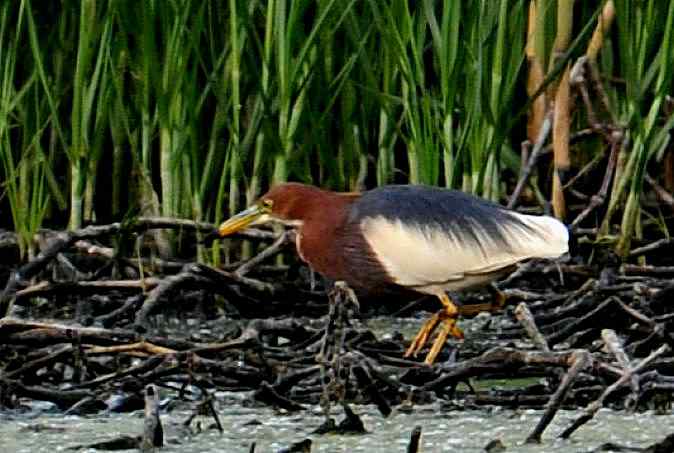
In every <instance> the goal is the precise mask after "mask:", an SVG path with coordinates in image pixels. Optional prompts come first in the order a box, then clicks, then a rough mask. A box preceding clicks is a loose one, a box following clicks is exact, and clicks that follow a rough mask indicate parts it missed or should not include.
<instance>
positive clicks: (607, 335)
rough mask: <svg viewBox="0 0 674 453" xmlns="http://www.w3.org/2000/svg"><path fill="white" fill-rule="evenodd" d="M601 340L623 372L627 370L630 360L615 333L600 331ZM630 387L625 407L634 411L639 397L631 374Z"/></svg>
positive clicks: (634, 377) (634, 375)
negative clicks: (630, 391) (630, 390)
mask: <svg viewBox="0 0 674 453" xmlns="http://www.w3.org/2000/svg"><path fill="white" fill-rule="evenodd" d="M601 338H602V340H604V344H605V345H606V349H608V350H609V351H610V352H611V354H613V356H614V357H615V358H616V360H617V361H618V364H619V365H620V366H621V368H622V369H623V370H629V369H630V359H629V357H628V356H627V353H625V350H624V349H623V346H622V344H621V341H620V339H619V338H618V335H616V333H615V331H614V330H612V329H603V330H602V331H601ZM630 387H632V394H631V395H630V397H629V399H628V400H627V401H628V402H627V407H628V408H630V409H634V406H635V403H636V401H637V398H638V397H639V379H638V378H637V375H636V374H632V377H631V378H630Z"/></svg>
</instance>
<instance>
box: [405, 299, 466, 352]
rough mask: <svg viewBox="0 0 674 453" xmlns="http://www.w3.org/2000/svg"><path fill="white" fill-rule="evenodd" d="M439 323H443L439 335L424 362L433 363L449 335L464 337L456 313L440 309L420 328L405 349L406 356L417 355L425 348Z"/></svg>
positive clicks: (458, 337)
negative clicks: (457, 322) (457, 323)
mask: <svg viewBox="0 0 674 453" xmlns="http://www.w3.org/2000/svg"><path fill="white" fill-rule="evenodd" d="M439 324H442V326H441V328H440V331H439V332H438V335H437V337H436V338H435V340H434V341H433V346H431V350H430V351H429V352H428V354H427V355H426V359H425V360H424V363H426V364H427V365H432V364H433V363H434V362H435V359H436V357H437V356H438V354H439V353H440V351H441V350H442V347H443V346H444V345H445V342H446V341H447V337H448V336H449V335H451V336H453V337H454V338H457V339H463V331H461V329H460V328H459V327H458V326H457V325H456V313H451V314H450V313H447V311H446V310H440V311H439V312H437V313H436V314H434V315H433V316H432V317H431V318H430V319H429V320H428V321H426V323H424V325H423V326H422V327H421V329H420V330H419V333H417V335H416V336H415V337H414V340H412V343H411V344H410V346H409V347H408V348H407V351H405V355H404V357H410V356H412V357H416V355H417V353H419V351H421V350H422V349H423V347H424V346H425V345H426V343H427V342H428V339H429V338H430V336H431V335H432V334H433V332H434V331H435V329H436V328H437V327H438V325H439Z"/></svg>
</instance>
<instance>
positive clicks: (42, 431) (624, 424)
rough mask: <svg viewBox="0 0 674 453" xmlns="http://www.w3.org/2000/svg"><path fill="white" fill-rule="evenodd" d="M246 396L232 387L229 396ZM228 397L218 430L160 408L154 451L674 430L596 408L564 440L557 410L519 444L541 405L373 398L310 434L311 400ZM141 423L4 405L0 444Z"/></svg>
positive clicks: (26, 446)
mask: <svg viewBox="0 0 674 453" xmlns="http://www.w3.org/2000/svg"><path fill="white" fill-rule="evenodd" d="M249 396H250V395H244V394H238V395H237V396H236V398H242V399H246V398H249ZM233 397H234V396H232V395H230V396H229V397H227V398H225V399H226V400H227V401H228V402H227V405H224V404H223V402H222V399H221V403H220V404H219V409H218V412H219V413H220V415H221V421H222V424H223V427H224V430H225V431H224V433H223V434H220V433H219V432H218V431H216V430H208V429H205V428H207V427H208V426H209V425H210V424H211V423H212V420H211V419H208V418H203V419H202V420H201V424H202V425H203V427H204V431H203V432H201V433H198V434H190V433H186V432H185V431H184V429H182V428H181V427H180V424H181V422H182V421H184V420H185V419H186V418H187V417H188V415H189V413H188V412H181V411H178V412H172V413H169V414H163V415H162V422H163V424H164V430H165V434H166V442H167V445H166V446H165V447H164V448H162V449H161V450H160V451H162V452H185V451H188V452H248V451H249V447H250V444H251V442H256V444H257V448H256V451H257V452H274V451H277V450H279V449H281V448H283V447H287V446H288V445H290V444H291V443H293V442H297V441H300V440H303V439H305V438H310V439H312V441H313V449H312V451H316V452H372V453H377V452H381V453H385V452H405V451H406V446H407V443H408V439H409V435H410V432H411V431H412V429H413V427H414V426H415V425H421V427H422V430H423V431H422V433H423V434H422V449H421V451H423V452H479V451H484V447H485V446H486V445H487V444H488V443H489V442H490V441H492V440H494V439H500V440H501V441H502V442H503V444H505V446H506V447H507V450H506V451H508V452H567V451H568V452H584V451H588V450H591V449H593V448H596V447H597V446H599V445H601V444H603V443H606V442H613V443H618V444H623V445H629V446H632V447H644V446H647V445H650V444H652V443H654V442H656V441H658V440H660V439H662V438H664V437H665V436H666V435H667V434H668V433H670V432H672V431H674V416H672V415H671V414H668V415H656V414H654V413H651V412H647V413H640V414H634V415H630V414H625V413H622V412H614V411H611V410H608V409H602V410H601V411H599V412H598V413H597V415H596V416H595V418H594V419H593V420H592V421H590V422H589V423H587V424H586V425H585V426H584V427H582V428H581V429H580V430H579V431H577V432H576V433H575V434H574V436H573V438H572V439H571V440H560V439H557V438H556V436H557V434H559V433H560V432H561V431H562V430H563V429H564V428H565V427H566V426H568V424H569V423H570V422H571V420H572V419H573V418H574V417H576V416H577V415H578V414H579V412H578V411H561V412H560V413H559V414H558V415H557V417H556V418H555V420H554V421H553V423H552V425H551V426H550V427H549V428H548V430H547V431H546V432H545V434H544V437H543V443H542V444H541V445H526V444H524V439H525V438H526V436H527V435H528V434H529V432H530V431H531V429H532V428H533V427H534V426H535V424H536V423H537V421H538V419H539V418H540V415H541V411H535V410H524V411H513V410H502V409H485V410H470V411H456V410H453V411H448V410H444V409H443V408H442V407H441V406H439V405H437V404H433V405H428V406H417V407H415V408H414V410H413V411H412V412H411V413H394V414H393V415H391V416H390V417H389V418H388V419H384V418H382V417H381V415H379V413H378V412H377V411H376V409H375V408H374V406H354V409H356V411H357V412H359V413H360V415H361V416H362V418H363V421H364V423H365V426H366V428H367V429H368V431H369V432H370V433H369V434H366V435H316V434H312V431H313V430H315V429H316V428H317V427H318V426H319V425H320V424H321V423H322V422H323V417H322V416H321V415H320V410H319V408H318V407H315V408H312V409H311V410H309V411H307V412H304V413H298V414H292V415H289V414H282V413H279V412H277V411H274V410H272V409H269V408H262V407H256V408H247V407H244V405H241V404H236V403H234V404H232V398H233ZM242 402H243V401H242ZM193 425H194V424H193ZM142 429H143V418H142V411H139V412H137V413H132V414H110V415H98V416H92V417H73V416H68V417H64V416H63V415H61V414H47V413H43V414H41V415H33V416H26V415H12V414H7V413H5V414H2V415H0V439H2V446H1V451H3V452H58V451H67V448H68V447H72V446H75V445H80V444H90V443H94V442H100V441H105V440H110V439H112V438H114V437H115V436H119V435H137V434H139V433H140V432H141V431H142ZM81 451H95V450H91V449H90V450H81Z"/></svg>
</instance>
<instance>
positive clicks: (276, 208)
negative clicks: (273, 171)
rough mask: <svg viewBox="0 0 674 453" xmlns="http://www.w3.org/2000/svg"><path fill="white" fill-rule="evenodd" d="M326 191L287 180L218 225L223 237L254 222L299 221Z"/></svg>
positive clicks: (286, 222)
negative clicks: (287, 181)
mask: <svg viewBox="0 0 674 453" xmlns="http://www.w3.org/2000/svg"><path fill="white" fill-rule="evenodd" d="M324 193H325V192H324V191H323V190H321V189H319V188H318V187H314V186H308V185H305V184H298V183H285V184H279V185H277V186H275V187H273V188H272V189H271V190H269V192H267V193H266V194H264V195H262V196H261V197H260V198H259V199H258V200H257V201H256V202H255V204H253V205H252V206H250V207H248V208H247V209H245V210H244V211H241V212H239V213H238V214H236V215H234V216H232V217H230V218H229V219H228V220H226V221H225V222H223V223H222V224H221V225H220V226H219V227H218V234H219V235H220V236H221V237H224V236H227V235H230V234H232V233H236V232H237V231H240V230H243V229H244V228H246V227H248V226H252V225H261V224H264V223H267V222H269V221H272V220H277V221H280V222H282V223H285V224H290V225H295V226H297V225H300V224H301V223H302V222H303V221H304V219H305V218H306V217H307V215H309V213H310V212H311V211H312V210H313V209H314V207H316V206H318V204H317V203H316V201H317V200H320V199H321V195H322V194H324Z"/></svg>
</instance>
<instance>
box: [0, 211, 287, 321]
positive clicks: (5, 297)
mask: <svg viewBox="0 0 674 453" xmlns="http://www.w3.org/2000/svg"><path fill="white" fill-rule="evenodd" d="M158 228H168V229H182V230H188V231H214V230H215V225H213V224H211V223H207V222H195V221H192V220H187V219H171V218H164V217H139V218H138V219H135V220H134V221H132V222H128V223H121V222H115V223H111V224H109V225H91V226H87V227H85V228H81V229H79V230H74V231H61V232H57V233H55V234H54V236H53V237H52V238H50V239H49V240H48V241H47V245H46V246H45V248H44V249H43V250H41V251H40V253H38V255H37V256H36V257H35V258H34V259H32V260H31V261H29V262H28V263H26V264H24V265H23V266H21V267H20V268H19V269H17V270H16V271H14V272H13V273H12V274H11V275H10V277H9V279H7V283H6V285H5V289H4V290H3V291H2V293H0V318H2V317H5V316H7V314H8V313H9V311H10V309H11V305H12V301H13V299H14V297H15V293H16V289H17V287H18V286H19V285H20V284H21V283H22V282H24V281H28V280H30V279H31V278H33V277H35V276H36V275H37V274H38V273H39V272H40V271H42V270H43V269H44V268H45V267H46V266H47V264H49V262H50V261H51V260H52V259H54V258H55V257H56V256H57V255H58V254H59V253H61V252H62V251H63V250H65V249H66V248H68V247H70V246H72V245H73V244H74V243H75V242H77V241H79V240H87V239H94V238H98V237H102V236H110V235H113V234H117V233H119V232H120V231H122V230H123V231H128V232H141V231H147V230H151V229H158ZM233 237H242V238H246V239H275V238H277V237H278V236H277V235H276V234H274V233H271V232H267V231H260V230H250V229H249V230H246V231H245V232H239V233H236V235H235V236H233Z"/></svg>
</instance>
